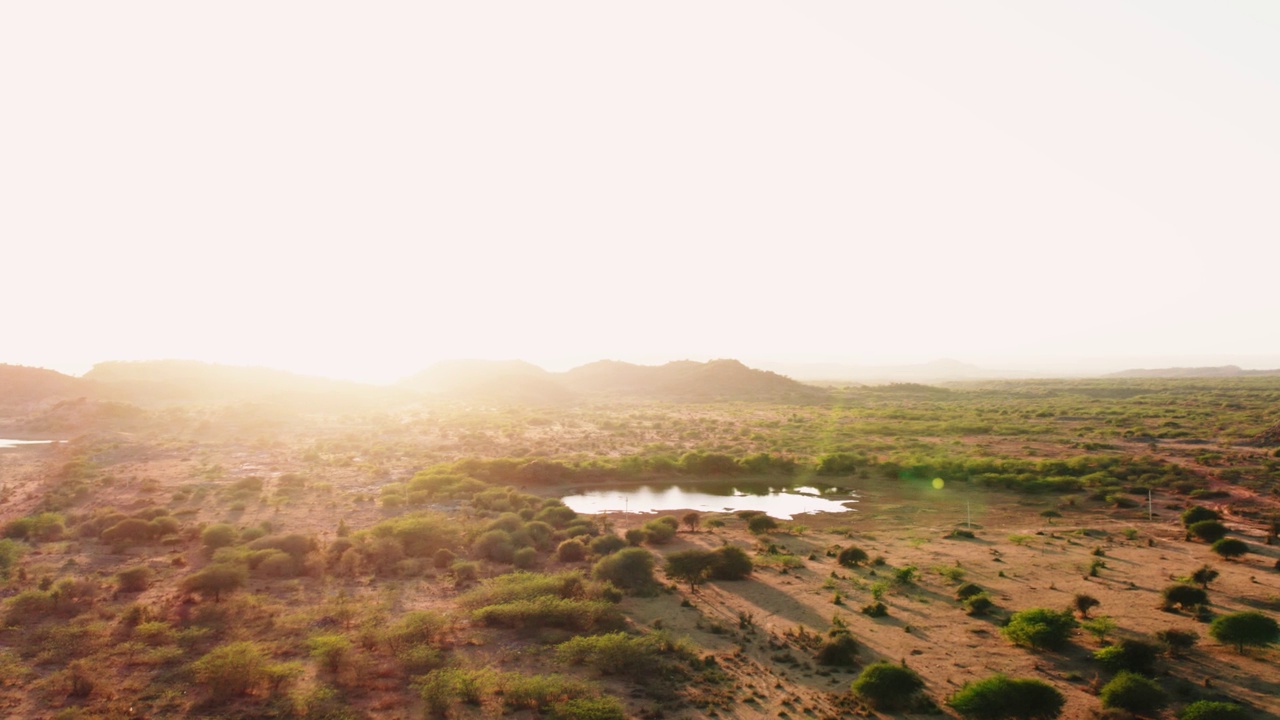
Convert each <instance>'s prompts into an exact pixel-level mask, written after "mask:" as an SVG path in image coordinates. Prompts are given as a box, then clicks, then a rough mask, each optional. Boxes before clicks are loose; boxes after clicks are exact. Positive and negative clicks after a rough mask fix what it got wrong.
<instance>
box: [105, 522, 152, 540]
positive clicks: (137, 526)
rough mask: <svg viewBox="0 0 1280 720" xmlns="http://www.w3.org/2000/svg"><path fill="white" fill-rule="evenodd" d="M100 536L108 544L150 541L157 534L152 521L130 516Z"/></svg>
mask: <svg viewBox="0 0 1280 720" xmlns="http://www.w3.org/2000/svg"><path fill="white" fill-rule="evenodd" d="M98 537H99V539H101V540H102V542H104V543H107V544H108V545H127V544H130V543H145V542H149V541H150V540H152V539H154V538H155V537H156V535H155V530H154V528H153V527H152V525H151V523H149V522H147V521H146V520H139V519H138V518H129V519H128V520H121V521H120V522H118V523H116V524H115V525H112V526H111V527H109V528H107V529H106V530H103V531H102V534H101V535H99V536H98Z"/></svg>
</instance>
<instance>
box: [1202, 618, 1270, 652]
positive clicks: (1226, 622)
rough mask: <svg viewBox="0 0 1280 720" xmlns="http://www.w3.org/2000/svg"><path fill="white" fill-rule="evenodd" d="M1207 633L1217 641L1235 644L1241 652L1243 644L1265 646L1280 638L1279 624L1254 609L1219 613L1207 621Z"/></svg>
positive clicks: (1237, 650)
mask: <svg viewBox="0 0 1280 720" xmlns="http://www.w3.org/2000/svg"><path fill="white" fill-rule="evenodd" d="M1209 635H1211V636H1212V637H1213V639H1214V640H1217V641H1218V642H1222V643H1227V644H1229V645H1235V646H1236V652H1240V653H1243V652H1244V646H1245V645H1255V646H1259V647H1261V646H1265V645H1270V644H1271V643H1274V642H1276V641H1277V640H1280V626H1278V625H1276V621H1275V620H1274V619H1272V618H1271V617H1269V616H1267V615H1263V614H1262V613H1260V612H1257V611H1256V610H1246V611H1245V612H1238V613H1230V614H1228V615H1221V616H1219V617H1216V618H1214V619H1213V622H1211V623H1209Z"/></svg>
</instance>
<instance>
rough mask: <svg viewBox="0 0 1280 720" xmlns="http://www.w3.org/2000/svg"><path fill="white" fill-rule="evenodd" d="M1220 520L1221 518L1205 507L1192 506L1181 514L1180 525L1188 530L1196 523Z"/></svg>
mask: <svg viewBox="0 0 1280 720" xmlns="http://www.w3.org/2000/svg"><path fill="white" fill-rule="evenodd" d="M1221 519H1222V517H1221V516H1220V515H1218V513H1216V512H1214V511H1212V510H1210V509H1209V508H1207V507H1201V506H1200V505H1193V506H1191V507H1189V508H1187V509H1186V510H1185V511H1183V513H1182V525H1183V527H1187V528H1190V527H1191V526H1192V525H1194V524H1196V523H1198V522H1204V521H1206V520H1221Z"/></svg>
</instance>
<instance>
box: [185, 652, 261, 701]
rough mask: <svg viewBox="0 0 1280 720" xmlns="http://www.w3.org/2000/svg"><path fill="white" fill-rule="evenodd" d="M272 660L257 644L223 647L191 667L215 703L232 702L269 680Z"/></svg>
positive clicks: (197, 679)
mask: <svg viewBox="0 0 1280 720" xmlns="http://www.w3.org/2000/svg"><path fill="white" fill-rule="evenodd" d="M267 665H268V658H267V655H266V653H264V652H263V651H262V648H261V647H259V646H258V644H257V643H252V642H244V641H242V642H233V643H227V644H225V645H220V646H218V647H216V648H214V649H213V650H210V651H209V653H208V654H206V655H205V656H204V657H202V658H200V659H199V660H197V661H196V662H194V663H193V664H192V665H191V670H192V672H193V674H194V675H195V678H196V681H197V682H199V683H200V684H202V685H204V686H205V687H207V688H208V690H209V694H210V695H211V696H212V697H213V699H214V700H218V701H224V700H230V699H231V698H234V697H236V696H238V695H244V694H246V693H248V692H250V691H252V690H253V689H254V688H255V687H257V686H258V685H259V684H261V683H262V682H263V681H264V680H266V678H267Z"/></svg>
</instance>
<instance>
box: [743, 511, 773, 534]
mask: <svg viewBox="0 0 1280 720" xmlns="http://www.w3.org/2000/svg"><path fill="white" fill-rule="evenodd" d="M777 528H778V522H777V521H776V520H774V519H773V518H771V517H769V516H768V515H764V514H760V515H753V516H752V517H751V519H750V520H748V521H747V529H748V530H750V531H751V532H752V533H754V534H756V535H763V534H765V533H767V532H771V531H773V530H776V529H777Z"/></svg>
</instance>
